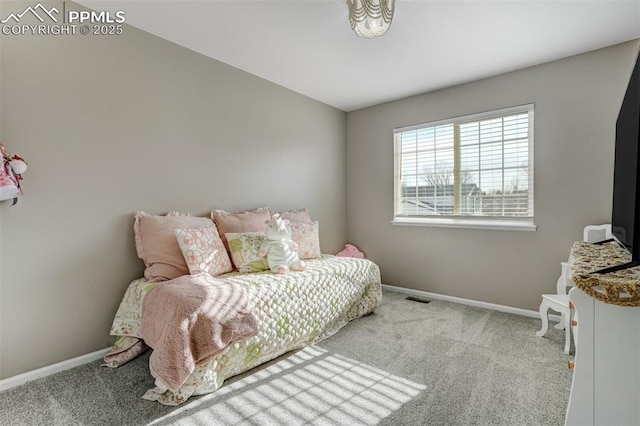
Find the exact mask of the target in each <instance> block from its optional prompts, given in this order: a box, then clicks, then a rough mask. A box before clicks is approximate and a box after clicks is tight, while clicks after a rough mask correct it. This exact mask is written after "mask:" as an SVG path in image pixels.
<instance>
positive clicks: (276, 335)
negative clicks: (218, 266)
mask: <svg viewBox="0 0 640 426" xmlns="http://www.w3.org/2000/svg"><path fill="white" fill-rule="evenodd" d="M306 264H307V269H306V271H304V272H290V273H287V274H283V275H279V274H274V273H272V272H270V271H265V272H258V273H251V274H240V273H237V272H236V273H229V274H225V275H222V276H220V277H218V278H223V279H224V280H227V281H228V282H231V283H234V284H236V285H238V286H240V287H241V288H242V289H243V290H244V291H245V293H246V296H247V297H248V299H249V301H250V303H251V304H252V305H253V314H254V316H255V318H256V320H257V323H258V332H257V334H255V335H254V336H252V337H249V338H247V339H244V340H241V341H238V342H236V343H233V344H231V345H230V346H228V347H227V348H226V349H224V350H223V351H222V352H220V353H219V354H217V355H216V356H215V357H213V358H211V359H210V360H208V361H207V362H205V363H203V364H201V365H198V366H197V367H196V368H195V370H194V371H193V373H192V374H191V375H190V376H189V377H188V378H187V380H186V381H185V382H184V384H183V385H182V387H180V388H179V389H177V390H175V391H172V390H166V391H164V390H162V389H159V388H155V389H150V390H149V391H147V392H146V393H145V394H144V396H143V398H144V399H148V400H155V401H158V402H160V403H162V404H165V405H178V404H181V403H183V402H185V401H186V400H187V399H188V398H189V397H191V396H194V395H203V394H207V393H211V392H214V391H215V390H217V389H218V388H220V386H222V383H223V381H224V380H225V379H227V378H229V377H232V376H235V375H237V374H240V373H243V372H245V371H247V370H250V369H251V368H253V367H256V366H258V365H260V364H263V363H265V362H267V361H270V360H272V359H274V358H277V357H278V356H280V355H282V354H284V353H286V352H288V351H291V350H295V349H300V348H303V347H305V346H308V345H310V344H313V343H316V342H319V341H321V340H323V339H326V338H327V337H329V336H331V335H333V334H334V333H336V332H337V331H338V330H339V329H340V328H342V327H343V326H344V325H346V324H347V323H348V322H349V321H351V320H353V319H356V318H359V317H361V316H364V315H366V314H369V313H371V312H373V310H374V309H375V308H376V307H377V306H378V304H379V303H380V300H381V298H382V290H381V283H380V270H379V268H378V266H377V265H376V264H375V263H373V262H371V261H369V260H367V259H355V258H345V257H335V256H327V255H325V256H323V257H322V259H318V260H309V261H306ZM160 284H161V283H154V282H148V281H146V280H145V279H143V278H141V279H137V280H135V281H133V282H132V283H131V284H130V285H129V287H128V289H127V291H126V293H125V295H124V298H123V300H122V302H121V304H120V307H119V309H118V312H117V313H116V316H115V319H114V321H113V325H112V327H111V335H114V336H117V338H116V342H115V344H114V345H113V347H112V348H111V351H110V352H109V353H108V354H107V355H106V356H105V365H106V366H109V367H118V366H119V365H122V364H123V363H125V362H127V361H128V360H131V359H133V358H134V357H135V356H137V355H139V354H140V353H142V352H143V351H144V350H145V349H146V346H145V345H144V343H143V342H142V341H141V340H140V338H139V330H140V324H141V320H142V301H143V299H144V296H145V294H147V293H148V292H149V291H150V290H151V289H152V288H154V287H155V286H157V285H160Z"/></svg>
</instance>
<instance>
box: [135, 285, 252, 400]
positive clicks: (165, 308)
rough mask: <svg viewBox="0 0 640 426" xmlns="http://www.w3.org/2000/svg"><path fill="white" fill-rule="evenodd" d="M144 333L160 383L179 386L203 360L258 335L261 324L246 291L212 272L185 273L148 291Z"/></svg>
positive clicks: (158, 382)
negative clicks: (258, 323)
mask: <svg viewBox="0 0 640 426" xmlns="http://www.w3.org/2000/svg"><path fill="white" fill-rule="evenodd" d="M142 310H143V311H142V324H141V327H140V334H141V337H142V338H143V339H144V341H145V343H146V344H147V345H149V346H150V347H151V348H152V349H153V353H152V354H151V358H150V359H149V368H150V370H151V374H152V375H153V377H154V378H155V379H156V386H157V387H158V388H161V389H164V390H166V389H170V390H174V391H175V390H177V389H178V388H180V386H182V384H183V383H184V382H185V380H186V379H187V378H188V377H189V375H190V374H191V373H192V372H193V370H194V369H195V367H196V366H197V365H199V364H200V363H203V362H206V361H207V360H208V359H210V358H211V357H212V356H214V355H216V354H217V353H219V352H220V351H222V350H223V349H225V348H226V347H227V346H229V345H231V344H232V343H234V342H236V341H238V340H241V339H245V338H247V337H250V336H253V335H254V334H256V333H257V331H258V325H257V322H256V319H255V317H254V316H253V313H252V309H251V305H250V303H249V301H248V299H247V297H246V296H245V294H244V291H243V290H242V289H241V288H240V287H239V286H237V285H235V284H232V283H229V282H226V281H224V280H220V279H216V278H214V277H212V276H210V275H207V274H201V275H185V276H182V277H179V278H175V279H173V280H170V281H166V282H163V283H162V284H160V285H158V286H157V287H155V288H153V289H152V290H150V291H149V293H148V294H147V295H146V296H145V298H144V302H143V306H142Z"/></svg>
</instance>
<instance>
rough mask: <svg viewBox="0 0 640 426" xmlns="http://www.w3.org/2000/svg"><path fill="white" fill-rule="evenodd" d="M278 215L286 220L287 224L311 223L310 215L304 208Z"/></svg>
mask: <svg viewBox="0 0 640 426" xmlns="http://www.w3.org/2000/svg"><path fill="white" fill-rule="evenodd" d="M273 213H275V212H273V211H271V214H272V215H273ZM279 213H280V217H281V218H283V219H285V220H288V221H289V222H305V223H311V222H312V221H311V214H310V213H309V209H307V208H304V209H300V210H289V211H286V212H279Z"/></svg>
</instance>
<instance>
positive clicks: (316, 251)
mask: <svg viewBox="0 0 640 426" xmlns="http://www.w3.org/2000/svg"><path fill="white" fill-rule="evenodd" d="M289 226H290V227H291V238H293V241H295V243H296V244H298V257H299V258H300V259H319V258H320V257H321V256H322V253H321V252H320V233H319V227H318V226H319V225H318V222H311V223H304V222H289Z"/></svg>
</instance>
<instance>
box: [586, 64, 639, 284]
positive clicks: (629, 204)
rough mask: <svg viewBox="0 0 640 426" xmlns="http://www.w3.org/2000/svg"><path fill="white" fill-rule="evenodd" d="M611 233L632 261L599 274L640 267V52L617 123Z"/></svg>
mask: <svg viewBox="0 0 640 426" xmlns="http://www.w3.org/2000/svg"><path fill="white" fill-rule="evenodd" d="M611 232H612V233H613V235H614V237H615V239H616V240H617V242H618V244H620V245H621V246H624V247H625V248H626V249H627V250H629V252H631V261H630V262H628V263H625V264H622V265H616V266H612V267H611V268H606V269H602V270H600V271H596V272H597V273H601V274H604V273H608V272H614V271H619V270H621V269H627V268H631V267H634V266H639V265H640V53H639V55H638V56H637V57H636V64H635V67H634V68H633V72H632V73H631V79H630V80H629V85H628V86H627V91H626V92H625V95H624V99H623V101H622V106H621V107H620V113H619V114H618V120H617V121H616V144H615V163H614V170H613V206H612V214H611Z"/></svg>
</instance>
